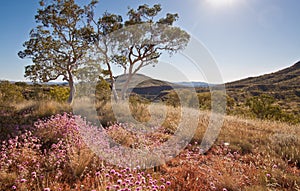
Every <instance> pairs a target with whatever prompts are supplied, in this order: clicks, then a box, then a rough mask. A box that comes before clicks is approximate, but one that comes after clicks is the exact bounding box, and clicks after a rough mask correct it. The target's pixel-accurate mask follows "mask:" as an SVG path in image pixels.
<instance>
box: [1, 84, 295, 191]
mask: <svg viewBox="0 0 300 191" xmlns="http://www.w3.org/2000/svg"><path fill="white" fill-rule="evenodd" d="M65 90H66V88H65V87H64V86H40V85H26V84H23V83H21V84H20V83H17V84H10V83H7V82H2V83H1V113H0V128H1V137H0V139H1V151H0V188H1V190H99V191H100V190H101V191H102V190H223V191H225V190H228V191H229V190H300V178H299V177H300V126H299V124H298V123H294V122H293V123H294V124H292V123H287V122H280V120H277V121H276V120H273V119H272V118H269V119H271V120H267V119H266V118H264V120H262V119H254V118H251V117H248V118H246V117H240V116H238V115H233V116H226V117H225V121H224V124H223V126H222V129H221V132H220V134H219V136H218V138H217V140H216V142H215V143H214V145H213V146H212V147H211V148H210V149H209V150H208V151H207V152H206V153H202V152H201V148H200V144H201V141H202V139H203V136H204V133H205V131H206V129H207V126H208V123H209V116H210V112H209V110H201V112H200V113H199V116H198V117H199V124H198V125H197V129H196V132H195V134H194V136H193V138H192V140H191V141H190V143H189V144H188V145H187V146H186V147H185V149H183V150H182V151H181V152H180V153H179V154H178V155H177V156H176V157H174V158H172V159H171V160H169V161H167V162H166V163H163V164H160V165H159V166H154V167H153V168H146V169H144V168H143V166H142V165H137V166H126V167H124V166H118V165H114V164H110V163H109V162H107V161H106V160H103V158H101V155H99V153H95V152H94V151H93V150H91V148H90V147H89V146H90V145H88V144H87V142H85V141H84V140H83V138H82V136H81V131H80V129H81V130H82V129H85V130H86V132H89V130H92V129H93V128H95V127H94V126H93V124H91V123H89V122H88V121H86V119H85V118H84V117H81V116H78V115H75V114H72V108H71V107H70V106H69V105H68V104H66V103H65V101H66V100H67V98H68V94H66V93H65V92H66V91H65ZM82 99H83V100H84V98H82ZM253 99H254V98H253ZM99 100H101V101H99V102H98V103H96V104H95V108H96V110H97V112H98V118H99V119H100V120H101V122H102V124H103V125H104V127H105V133H106V134H107V135H108V136H109V137H111V138H112V139H113V140H114V141H115V142H117V143H118V144H120V145H122V146H124V147H128V148H135V149H137V150H138V149H139V148H140V147H141V146H143V147H147V148H148V149H149V150H151V149H153V148H155V147H157V145H160V144H163V143H164V142H166V141H167V140H168V139H169V138H170V137H172V136H173V135H174V133H175V132H176V130H177V127H178V124H179V122H180V120H181V119H180V117H181V115H180V112H181V109H180V108H179V107H176V105H175V106H173V105H168V104H167V106H163V105H162V104H155V105H154V106H151V107H152V108H149V107H150V105H149V101H147V100H144V99H141V98H139V97H137V96H134V97H131V99H130V102H131V105H130V110H131V113H132V115H133V117H134V118H135V120H137V121H140V122H144V123H145V124H147V123H148V125H149V126H151V127H152V128H153V129H154V131H150V132H149V133H147V134H143V136H141V135H140V134H136V133H134V132H132V131H131V130H129V129H127V128H129V126H130V125H129V123H130V122H128V123H126V121H125V120H126V117H124V121H122V116H121V117H120V116H119V118H118V120H117V119H116V118H115V117H114V115H113V112H112V110H111V106H110V105H109V104H107V103H106V102H103V100H105V99H104V97H99ZM249 100H250V99H249ZM169 101H171V100H169ZM252 101H255V100H252ZM252 104H253V103H252ZM120 105H121V104H120ZM249 105H250V103H249ZM270 105H271V106H272V103H270ZM163 107H164V109H162V108H163ZM257 107H258V106H257ZM120 108H122V107H120ZM270 108H272V109H273V107H270ZM150 110H151V112H153V111H154V113H155V114H156V115H157V116H158V117H159V116H160V115H161V112H162V111H163V110H165V111H166V116H165V120H164V122H163V123H162V124H155V122H154V123H153V122H151V121H149V119H150V118H151V117H153V116H151V115H150V113H151V112H150ZM251 110H252V108H251V105H250V106H249V110H248V112H251ZM119 113H122V111H120V112H119ZM253 114H255V113H253ZM190 117H191V118H193V117H197V116H192V115H191V116H190ZM190 121H192V120H190ZM190 125H192V124H190ZM188 126H189V124H187V127H186V128H184V130H186V131H188V130H189V127H188ZM130 128H132V126H130ZM133 128H134V127H133ZM136 128H138V127H136ZM101 143H102V144H103V147H104V148H106V149H107V150H105V151H107V152H112V151H113V149H114V145H112V144H110V143H109V142H105V140H104V139H103V141H102V142H101Z"/></svg>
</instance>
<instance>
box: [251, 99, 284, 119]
mask: <svg viewBox="0 0 300 191" xmlns="http://www.w3.org/2000/svg"><path fill="white" fill-rule="evenodd" d="M274 103H275V99H274V98H273V97H271V96H269V95H266V94H262V95H260V96H255V97H252V98H249V99H247V101H246V105H247V106H249V108H250V111H251V112H252V113H253V114H254V115H255V116H256V117H257V118H259V119H272V118H273V119H277V118H278V117H279V116H280V115H281V113H282V111H281V109H280V108H279V107H278V106H276V105H274Z"/></svg>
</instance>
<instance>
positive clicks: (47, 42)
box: [18, 0, 96, 103]
mask: <svg viewBox="0 0 300 191" xmlns="http://www.w3.org/2000/svg"><path fill="white" fill-rule="evenodd" d="M95 3H96V2H95V1H92V2H91V3H90V4H88V5H87V6H85V7H80V6H79V5H77V4H76V3H75V1H74V0H53V1H51V2H50V3H48V1H47V3H46V2H44V1H43V0H42V1H40V6H41V7H40V8H39V9H38V13H37V15H36V16H35V20H36V23H37V26H36V27H35V28H34V29H32V30H31V32H30V39H29V40H28V41H26V42H25V43H24V44H23V46H24V48H25V49H24V50H22V51H20V52H19V53H18V55H19V57H20V58H30V59H31V60H32V62H33V63H34V64H33V65H28V66H26V67H25V77H28V78H29V79H31V80H32V81H41V82H48V81H52V80H56V79H58V78H59V77H62V79H63V80H64V81H67V82H68V83H69V86H70V95H69V100H68V101H69V102H70V103H71V102H72V101H73V96H74V93H75V87H74V77H75V75H76V73H77V70H78V69H80V68H81V66H83V65H85V63H87V62H84V61H83V58H84V56H85V54H86V51H87V49H88V48H89V45H90V41H88V40H87V39H86V37H87V36H90V35H91V29H90V27H89V26H88V24H87V23H89V22H88V20H89V18H88V16H87V15H86V13H87V12H88V11H90V10H91V9H92V7H94V5H95ZM83 23H86V24H83Z"/></svg>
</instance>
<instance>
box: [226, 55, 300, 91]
mask: <svg viewBox="0 0 300 191" xmlns="http://www.w3.org/2000/svg"><path fill="white" fill-rule="evenodd" d="M257 85H266V86H274V85H275V86H287V87H291V86H293V87H300V61H299V62H297V63H296V64H294V65H293V66H291V67H288V68H285V69H282V70H279V71H277V72H273V73H270V74H265V75H261V76H258V77H250V78H246V79H242V80H238V81H234V82H230V83H227V84H226V87H228V88H235V87H236V86H239V87H249V86H257Z"/></svg>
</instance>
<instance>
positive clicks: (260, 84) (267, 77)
mask: <svg viewBox="0 0 300 191" xmlns="http://www.w3.org/2000/svg"><path fill="white" fill-rule="evenodd" d="M225 85H226V90H227V94H228V95H229V96H231V97H232V98H234V99H235V100H236V101H241V102H243V101H245V99H246V98H248V97H249V96H257V95H260V94H269V95H272V96H273V97H274V98H276V100H277V101H278V104H279V105H281V106H282V107H284V108H285V109H286V110H291V111H295V112H297V113H299V112H300V111H299V110H300V109H299V108H300V61H299V62H297V63H295V64H294V65H292V66H290V67H288V68H285V69H282V70H279V71H277V72H273V73H269V74H264V75H261V76H257V77H250V78H245V79H241V80H238V81H234V82H230V83H226V84H225Z"/></svg>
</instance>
